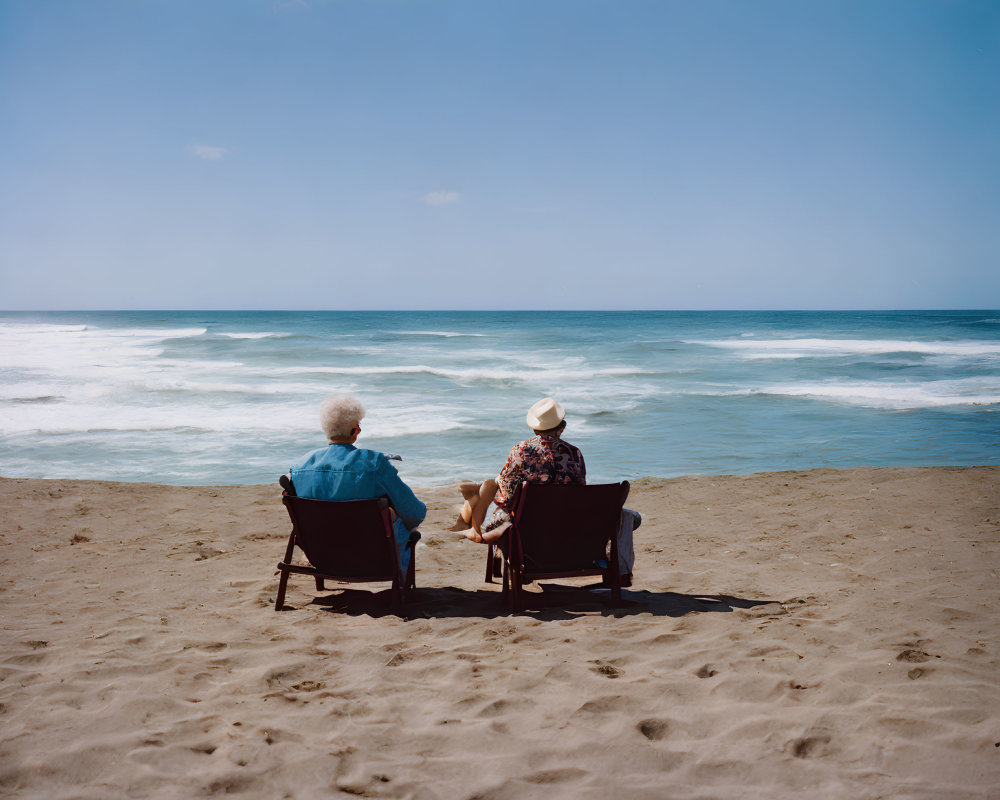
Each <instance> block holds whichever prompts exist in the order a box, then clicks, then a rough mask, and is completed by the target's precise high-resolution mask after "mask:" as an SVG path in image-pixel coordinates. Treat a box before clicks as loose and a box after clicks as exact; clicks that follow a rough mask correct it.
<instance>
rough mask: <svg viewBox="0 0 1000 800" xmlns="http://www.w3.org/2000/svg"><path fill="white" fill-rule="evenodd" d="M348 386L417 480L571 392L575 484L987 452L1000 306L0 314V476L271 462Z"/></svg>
mask: <svg viewBox="0 0 1000 800" xmlns="http://www.w3.org/2000/svg"><path fill="white" fill-rule="evenodd" d="M334 392H350V393H353V394H356V395H357V396H358V397H359V398H360V399H361V400H362V402H363V403H364V405H365V406H366V408H367V412H368V413H367V416H366V418H365V421H364V423H363V427H364V432H363V434H362V437H361V439H360V440H359V443H358V444H359V446H365V447H371V448H374V449H378V450H382V451H385V452H388V453H392V454H398V455H400V456H401V457H402V460H401V461H400V462H398V466H399V469H400V473H401V474H402V475H403V477H404V478H405V479H406V480H407V481H408V482H410V483H411V484H412V485H414V486H418V487H419V486H426V487H430V486H437V485H444V484H449V483H454V482H456V481H458V480H469V479H471V480H480V479H483V478H486V477H488V476H490V475H495V474H496V472H497V470H498V469H499V468H500V466H501V465H502V464H503V461H504V459H505V458H506V455H507V453H508V451H509V450H510V447H511V446H512V445H513V444H515V443H516V442H518V441H520V440H522V439H525V438H527V437H528V436H530V435H531V433H530V431H529V429H528V428H527V426H526V424H525V421H524V417H525V412H526V410H527V408H528V407H529V406H530V405H531V404H532V403H533V402H534V401H535V400H538V399H540V398H542V397H545V396H552V397H554V398H556V399H557V400H558V401H559V402H561V403H562V404H563V405H564V406H565V407H566V414H567V423H568V427H567V430H566V433H565V438H566V439H567V440H568V441H570V442H572V443H574V444H576V445H577V446H578V447H580V448H581V449H582V450H583V453H584V455H585V457H586V461H587V470H588V478H589V480H590V481H591V482H597V481H617V480H622V479H634V478H638V477H642V476H659V477H672V476H677V475H689V474H743V473H750V472H760V471H774V470H792V469H796V470H797V469H810V468H813V467H835V468H844V467H854V466H917V465H921V466H925V465H997V464H1000V311H901V312H895V311H893V312H888V311H886V312H876V311H863V312H813V311H810V312H757V311H754V312H670V311H663V312H650V311H636V312H590V311H580V312H484V313H479V312H445V311H434V312H424V311H408V312H375V311H372V312H339V311H329V312H269V311H245V312H244V311H184V312H166V311H141V312H130V311H122V312H30V313H29V312H4V313H0V475H3V476H5V477H15V478H16V477H29V478H56V479H58V478H87V479H102V480H115V481H149V482H157V483H168V484H180V485H231V484H266V483H271V482H274V481H275V480H276V479H277V477H278V475H279V474H281V473H283V472H285V471H286V470H287V469H288V467H289V466H291V465H292V464H293V463H294V462H296V461H297V460H298V459H299V458H300V457H301V456H303V455H304V454H305V453H306V452H308V451H309V450H312V449H314V448H316V447H320V446H322V445H323V444H325V441H324V438H323V435H322V433H321V432H320V430H319V427H318V421H317V406H318V405H319V403H320V401H321V400H322V399H323V398H324V397H325V396H327V395H328V394H331V393H334Z"/></svg>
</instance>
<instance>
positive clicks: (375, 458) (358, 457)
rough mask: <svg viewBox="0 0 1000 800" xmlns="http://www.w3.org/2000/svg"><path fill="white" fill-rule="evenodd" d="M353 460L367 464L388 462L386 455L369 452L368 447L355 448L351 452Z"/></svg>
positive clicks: (374, 451)
mask: <svg viewBox="0 0 1000 800" xmlns="http://www.w3.org/2000/svg"><path fill="white" fill-rule="evenodd" d="M351 458H352V459H354V460H355V461H362V462H364V463H366V464H380V463H382V462H383V461H385V460H386V456H385V453H382V452H380V451H378V450H369V449H368V448H367V447H355V448H354V449H353V450H352V451H351Z"/></svg>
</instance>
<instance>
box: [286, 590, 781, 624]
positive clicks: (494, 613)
mask: <svg viewBox="0 0 1000 800" xmlns="http://www.w3.org/2000/svg"><path fill="white" fill-rule="evenodd" d="M538 586H539V587H540V588H541V589H542V591H538V590H537V588H536V589H534V590H533V591H526V592H525V593H524V599H525V603H526V605H527V606H528V608H527V610H525V611H522V612H520V616H528V617H532V618H534V619H540V620H564V619H574V618H576V617H579V616H584V615H594V614H600V615H601V616H606V617H630V616H634V615H636V614H651V615H653V616H655V617H683V616H685V615H686V614H693V613H715V614H719V613H729V612H732V611H734V610H736V609H746V608H753V607H754V606H760V605H766V604H768V603H774V602H776V601H775V600H765V599H760V600H751V599H748V598H743V597H734V596H732V595H726V594H679V593H677V592H650V591H645V590H638V591H632V590H630V589H623V590H622V600H621V603H620V604H618V603H615V602H614V601H613V600H612V599H611V596H610V592H609V590H607V589H604V588H602V587H601V585H600V584H599V583H598V584H593V585H589V586H570V585H565V584H551V583H541V584H538ZM310 604H311V605H319V606H323V607H324V609H325V610H327V611H330V612H334V613H337V614H346V615H348V616H369V617H385V616H400V617H403V618H405V619H431V618H463V617H482V618H485V619H494V618H496V617H505V616H508V615H509V614H510V612H509V611H508V608H507V604H506V598H504V597H503V596H502V595H501V594H500V592H499V591H497V590H489V589H478V590H474V591H470V590H468V589H458V588H456V587H453V586H444V587H433V588H426V589H416V590H415V591H413V592H411V593H410V598H409V600H408V601H407V604H406V610H405V611H403V612H400V613H397V612H396V611H394V610H393V609H392V604H391V597H390V594H389V590H387V589H386V590H383V591H367V590H364V589H339V588H337V589H333V591H332V592H331V593H330V594H325V595H321V596H319V597H316V598H314V599H313V600H312V601H311V603H310ZM292 608H294V607H293V606H289V605H287V604H286V605H285V606H284V607H283V609H282V610H292Z"/></svg>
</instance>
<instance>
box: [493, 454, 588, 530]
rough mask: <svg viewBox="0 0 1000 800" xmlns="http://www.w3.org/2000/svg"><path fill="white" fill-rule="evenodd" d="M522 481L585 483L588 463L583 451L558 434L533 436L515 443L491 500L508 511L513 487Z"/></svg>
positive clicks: (515, 487) (514, 488) (498, 478)
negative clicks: (494, 495) (585, 460)
mask: <svg viewBox="0 0 1000 800" xmlns="http://www.w3.org/2000/svg"><path fill="white" fill-rule="evenodd" d="M523 481H527V482H528V483H580V484H583V483H586V482H587V467H586V466H585V465H584V463H583V454H582V453H581V452H580V451H579V449H577V448H576V447H573V445H571V444H570V443H569V442H564V441H563V440H562V439H560V438H559V437H557V436H535V437H533V438H531V439H528V441H526V442H521V443H520V444H516V445H514V447H513V449H512V450H511V451H510V455H509V456H507V463H505V464H504V465H503V469H501V470H500V475H499V476H498V477H497V493H496V497H494V498H493V502H494V503H496V505H497V506H498V507H499V508H502V509H503V510H504V511H508V512H509V511H510V510H511V509H510V502H511V500H512V499H513V497H514V491H515V490H516V489H517V487H518V486H520V485H521V483H522V482H523Z"/></svg>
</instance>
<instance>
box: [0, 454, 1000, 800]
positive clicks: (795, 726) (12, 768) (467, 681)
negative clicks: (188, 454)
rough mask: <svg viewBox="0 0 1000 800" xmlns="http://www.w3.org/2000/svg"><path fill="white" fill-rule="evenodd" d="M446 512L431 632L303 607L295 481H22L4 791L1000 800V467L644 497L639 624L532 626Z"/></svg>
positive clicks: (421, 611) (665, 489)
mask: <svg viewBox="0 0 1000 800" xmlns="http://www.w3.org/2000/svg"><path fill="white" fill-rule="evenodd" d="M419 494H420V496H421V497H422V498H423V499H425V500H426V501H427V503H428V506H429V509H430V510H429V514H428V519H427V521H426V522H425V523H424V525H423V526H422V532H423V541H422V542H421V544H420V545H419V547H418V551H417V586H418V591H417V594H416V597H415V598H414V599H413V601H412V602H411V604H410V607H409V615H408V618H401V617H399V616H396V615H394V614H392V613H391V610H390V606H389V597H388V592H387V591H385V589H386V588H387V587H386V586H384V585H372V586H368V585H364V586H355V587H353V588H351V589H350V590H348V591H346V592H344V591H341V590H340V589H335V590H333V591H327V592H324V593H321V594H319V595H317V593H316V592H315V587H314V585H313V583H312V581H311V579H309V578H307V577H302V576H293V577H292V580H291V582H290V587H289V593H288V597H287V600H286V602H287V604H288V606H289V608H288V609H287V610H285V611H282V612H280V613H279V612H275V611H274V610H273V607H272V604H273V602H274V597H275V590H276V587H277V577H276V576H275V575H274V566H275V564H276V563H277V561H278V560H279V559H280V558H281V556H282V553H283V549H284V545H285V541H286V539H287V536H288V531H289V522H288V518H287V515H286V513H285V510H284V508H283V507H282V505H281V503H280V500H279V490H278V488H277V486H249V487H195V488H182V487H170V486H160V485H153V484H124V483H106V482H89V481H42V480H12V479H0V508H2V515H0V516H2V522H0V525H2V528H0V543H2V550H0V557H2V576H0V615H2V634H0V636H2V638H0V796H3V797H16V798H36V797H37V798H43V797H44V798H101V799H102V800H104V799H105V798H109V797H125V796H129V797H156V798H174V797H197V796H204V795H222V794H239V795H241V796H244V797H247V798H269V799H270V798H279V797H293V798H299V797H301V798H313V797H326V796H337V795H342V796H346V795H355V796H364V797H400V798H402V797H407V798H470V799H471V798H508V797H509V798H514V797H526V796H527V797H533V796H545V797H566V798H569V797H573V798H579V797H605V796H608V795H609V793H610V795H611V796H617V797H629V798H731V797H740V798H748V797H749V798H755V797H760V798H769V799H772V798H799V797H802V796H804V795H806V794H807V793H809V794H811V795H812V796H815V797H821V798H852V799H854V800H858V799H862V798H873V799H874V798H928V800H929V799H930V798H934V799H935V800H937V799H939V798H996V797H997V796H998V789H997V787H998V786H1000V680H998V676H1000V622H998V615H997V608H998V603H1000V574H998V570H1000V468H987V467H983V468H933V469H896V468H882V469H857V470H836V471H835V470H813V471H808V472H782V473H767V474H756V475H749V476H742V477H690V478H679V479H672V480H659V479H645V480H641V481H637V482H636V483H635V484H634V485H633V489H632V494H631V496H630V499H629V503H628V505H629V506H630V507H632V508H635V509H637V510H638V511H640V512H641V513H642V515H643V518H644V522H643V525H642V527H641V528H640V529H639V530H638V531H637V532H636V553H637V563H636V569H635V583H634V585H633V587H632V588H631V589H630V590H627V591H625V592H624V599H625V602H624V603H623V605H622V606H621V607H617V608H615V607H612V606H611V605H609V603H608V599H607V594H606V592H604V591H601V590H597V589H596V588H594V587H593V583H592V581H591V582H590V583H588V581H576V582H572V581H567V582H565V583H563V584H560V585H559V586H556V585H554V584H549V583H546V584H543V585H542V586H532V587H529V591H530V592H531V593H532V594H531V595H530V603H531V605H530V607H529V609H528V611H527V612H525V613H523V614H520V615H518V616H508V615H507V614H506V612H505V609H504V606H503V604H502V602H501V597H500V586H499V584H494V585H488V584H484V583H483V577H482V576H483V569H484V558H485V549H484V548H483V547H482V546H480V545H475V544H472V543H470V542H468V541H466V540H464V539H463V538H461V535H460V534H456V533H450V532H447V531H446V530H445V527H446V525H447V524H449V523H450V521H451V519H452V516H451V514H452V508H453V505H454V502H455V499H456V497H457V492H456V491H455V489H453V488H452V489H435V490H431V491H421V492H419ZM588 585H589V586H591V588H586V587H587V586H588Z"/></svg>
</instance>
